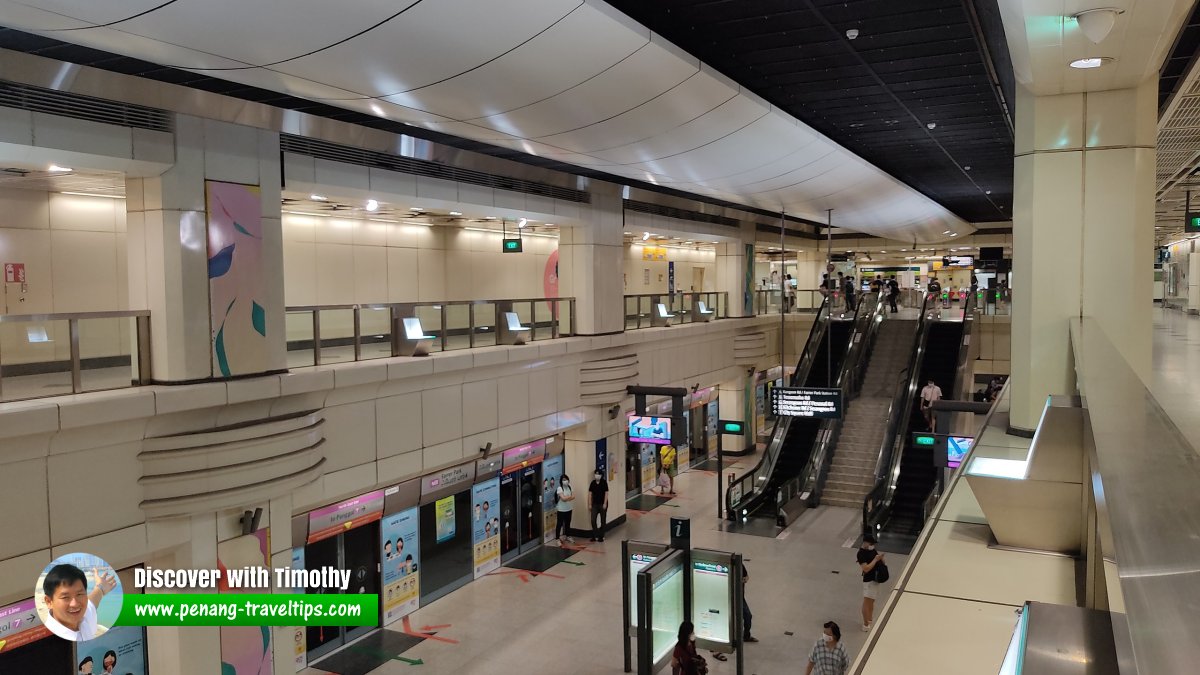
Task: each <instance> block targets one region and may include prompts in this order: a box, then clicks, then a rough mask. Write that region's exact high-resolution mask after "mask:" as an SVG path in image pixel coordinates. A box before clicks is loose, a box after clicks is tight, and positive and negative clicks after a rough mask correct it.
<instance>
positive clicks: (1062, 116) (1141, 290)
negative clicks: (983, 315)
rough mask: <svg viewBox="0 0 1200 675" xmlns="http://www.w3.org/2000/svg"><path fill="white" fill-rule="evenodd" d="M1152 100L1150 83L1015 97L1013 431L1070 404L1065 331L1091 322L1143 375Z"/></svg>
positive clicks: (1147, 344)
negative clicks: (1073, 322)
mask: <svg viewBox="0 0 1200 675" xmlns="http://www.w3.org/2000/svg"><path fill="white" fill-rule="evenodd" d="M1110 67H1111V66H1110ZM1157 93H1158V89H1157V81H1156V80H1149V81H1147V82H1146V83H1144V84H1143V85H1142V86H1140V87H1138V88H1136V89H1121V90H1112V91H1101V92H1090V93H1080V94H1062V95H1055V96H1035V95H1033V94H1032V93H1031V92H1029V91H1028V90H1026V89H1025V88H1024V87H1021V86H1018V88H1017V112H1016V123H1017V128H1016V132H1017V134H1016V161H1015V176H1014V177H1015V186H1014V187H1015V189H1014V195H1013V197H1014V199H1013V283H1012V288H1013V303H1012V308H1013V317H1012V384H1011V387H1012V389H1011V401H1012V413H1011V418H1010V425H1011V426H1012V427H1014V428H1017V429H1024V430H1032V429H1034V428H1035V427H1036V426H1037V422H1038V419H1039V418H1040V416H1041V412H1042V408H1043V407H1044V405H1045V401H1046V397H1047V396H1048V395H1051V394H1069V393H1073V392H1074V389H1075V378H1074V371H1073V361H1072V357H1071V353H1070V335H1069V332H1068V330H1069V329H1068V325H1069V319H1072V318H1076V317H1080V316H1087V317H1091V318H1093V319H1095V320H1096V321H1097V323H1098V324H1099V326H1100V327H1101V328H1102V329H1103V330H1104V332H1105V333H1106V334H1107V336H1108V338H1109V339H1110V340H1112V342H1113V344H1114V345H1115V346H1116V347H1117V349H1118V350H1119V351H1120V352H1121V354H1122V355H1123V356H1124V357H1125V359H1126V360H1127V361H1128V362H1129V364H1130V365H1131V366H1132V367H1133V369H1134V370H1135V371H1136V372H1137V373H1138V374H1139V375H1141V376H1142V377H1143V378H1146V377H1147V376H1148V375H1149V372H1150V356H1151V313H1150V310H1151V302H1150V297H1151V284H1152V283H1153V260H1152V257H1151V251H1152V249H1153V245H1154V241H1153V233H1154V163H1155V134H1156V130H1155V129H1156V123H1157V119H1158V116H1157Z"/></svg>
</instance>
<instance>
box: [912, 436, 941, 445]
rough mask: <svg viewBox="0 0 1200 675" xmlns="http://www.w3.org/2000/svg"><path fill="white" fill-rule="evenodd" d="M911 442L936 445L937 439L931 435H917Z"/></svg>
mask: <svg viewBox="0 0 1200 675" xmlns="http://www.w3.org/2000/svg"><path fill="white" fill-rule="evenodd" d="M913 442H915V443H916V444H917V445H937V439H936V438H934V437H933V436H917V437H916V438H915V439H914V441H913Z"/></svg>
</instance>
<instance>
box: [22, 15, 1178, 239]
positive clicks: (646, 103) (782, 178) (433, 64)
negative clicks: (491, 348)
mask: <svg viewBox="0 0 1200 675" xmlns="http://www.w3.org/2000/svg"><path fill="white" fill-rule="evenodd" d="M161 1H162V0H149V2H148V3H147V2H133V1H131V0H112V1H109V2H95V0H45V1H44V2H43V1H39V0H26V2H27V4H28V5H30V7H25V6H17V5H14V4H13V0H0V11H3V12H4V13H3V14H0V23H3V24H6V25H11V26H13V27H15V28H20V29H24V30H31V31H33V32H41V33H43V34H46V35H49V36H51V37H54V38H56V39H63V40H69V41H71V42H75V43H77V44H83V45H86V46H89V47H95V48H98V49H103V50H106V51H110V52H114V53H118V54H123V55H127V56H131V57H134V58H139V59H144V60H147V61H152V62H156V63H161V64H163V65H168V66H175V67H184V68H188V69H193V70H196V71H197V72H203V73H205V74H209V75H212V76H215V77H220V78H224V79H227V80H231V81H235V82H240V83H244V84H247V85H250V86H254V87H260V88H264V89H270V90H273V91H278V92H282V93H286V94H290V95H293V96H299V97H302V98H306V99H310V100H315V101H320V102H324V103H329V104H332V105H336V106H340V107H343V108H346V109H350V110H355V111H359V112H363V113H366V114H370V115H376V116H379V117H383V118H387V119H392V120H398V121H402V122H407V123H410V124H415V125H418V126H421V127H424V128H429V129H436V130H437V131H441V132H443V133H449V134H453V135H457V136H461V137H464V138H469V139H473V140H477V141H482V142H487V143H492V144H495V145H498V146H501V147H505V148H511V149H513V150H516V151H519V152H524V153H529V154H532V155H537V156H539V157H545V158H551V159H554V160H557V161H561V162H566V163H568V164H573V165H577V166H582V167H588V168H594V169H597V170H599V171H603V172H607V173H610V174H613V175H616V176H622V177H625V178H629V179H636V180H639V181H645V182H648V183H654V184H659V185H664V186H669V187H673V188H676V189H680V190H684V191H687V192H692V193H695V194H698V195H706V196H712V197H716V198H719V199H725V200H728V201H732V202H739V203H743V204H748V205H754V206H759V207H763V208H769V209H779V208H786V209H787V210H788V212H789V213H793V214H797V215H802V216H805V217H809V218H813V219H816V220H821V221H823V220H824V217H825V213H824V209H826V208H833V209H836V213H835V221H836V222H837V223H838V224H839V226H841V227H845V228H847V229H850V230H857V231H861V232H867V233H871V234H877V235H881V236H895V237H898V238H903V239H911V238H912V237H920V238H923V239H925V240H940V239H944V238H945V237H942V235H941V232H942V231H944V230H946V229H954V230H957V231H959V232H960V234H962V235H965V234H967V233H968V232H969V231H970V228H969V226H967V225H966V224H965V223H963V222H962V221H961V220H959V219H958V218H957V217H955V216H954V215H953V214H951V213H950V212H949V211H947V210H946V209H945V208H943V207H942V206H940V205H938V204H936V203H934V202H933V201H931V200H930V199H928V198H926V197H925V196H923V195H921V194H920V193H918V192H916V191H914V190H912V189H911V188H909V187H907V186H905V185H902V184H900V183H899V182H898V181H896V180H895V179H893V178H892V177H891V176H889V175H887V174H885V173H883V172H882V171H880V170H879V169H877V168H875V167H873V166H871V165H868V164H867V163H866V162H864V161H863V160H862V159H860V158H859V157H857V156H855V155H853V154H851V153H849V152H848V151H846V150H845V149H844V148H842V147H840V146H838V145H837V144H835V143H833V142H832V141H830V140H828V139H826V138H824V137H823V136H821V135H819V134H817V133H816V132H815V131H813V130H812V129H811V128H809V127H808V126H807V125H804V124H802V123H800V122H799V121H797V120H795V119H793V118H791V117H788V116H786V115H784V114H782V113H779V112H777V111H773V110H772V109H771V108H770V106H768V105H767V104H766V103H765V102H763V101H762V100H761V99H759V98H757V97H755V96H753V95H749V94H747V93H745V92H742V91H740V89H739V87H738V86H737V85H736V84H735V83H733V82H730V81H729V80H727V79H726V78H724V77H722V76H721V75H719V74H717V73H715V72H713V71H711V70H710V69H708V68H707V67H706V66H703V64H701V63H699V62H698V61H697V60H696V59H694V58H692V57H691V56H689V55H688V54H686V53H683V52H682V51H680V50H679V49H678V48H677V47H675V46H674V45H672V44H670V43H668V42H665V41H664V40H663V39H662V38H660V37H659V36H657V35H653V34H651V33H650V32H649V31H648V30H647V29H645V28H644V27H643V26H640V25H637V24H635V23H633V22H632V21H631V20H630V19H628V18H627V17H625V16H624V15H621V14H619V13H616V12H615V10H613V9H612V8H611V7H609V6H608V5H606V4H604V3H603V2H601V1H600V0H582V1H581V0H505V1H504V2H479V0H422V1H421V2H420V3H419V4H416V5H414V6H412V8H411V9H409V10H408V11H406V12H404V13H403V14H401V15H400V16H398V17H396V18H394V19H391V20H387V21H384V22H383V23H382V24H380V25H378V26H377V27H375V28H373V29H371V30H366V29H367V28H368V27H370V26H373V25H375V24H378V23H379V22H380V21H383V20H384V19H385V18H386V17H388V16H390V15H391V14H394V13H395V12H398V11H400V9H402V8H403V7H404V6H405V5H406V3H407V2H410V1H411V0H399V2H392V1H388V0H356V1H355V2H351V3H329V2H327V1H324V0H322V1H320V2H318V0H259V1H257V2H245V1H244V0H243V2H240V3H238V2H234V0H176V1H175V2H174V3H172V4H169V5H166V6H164V7H163V8H162V9H159V10H156V11H154V12H151V13H149V14H147V15H145V16H144V17H141V18H138V19H134V20H130V21H126V22H123V23H120V24H117V25H116V26H113V27H95V28H91V29H86V30H79V31H67V32H63V31H54V30H51V29H53V28H61V27H69V26H72V25H76V22H74V21H73V19H69V18H63V17H62V16H58V15H56V14H54V13H53V12H59V13H61V14H62V15H65V16H67V17H74V18H88V19H91V20H94V21H97V22H100V23H103V22H104V21H111V20H113V18H114V17H116V18H124V17H127V16H129V15H131V14H133V13H136V12H137V11H142V10H144V9H146V8H148V7H150V6H153V5H154V4H155V3H156V2H161ZM1038 1H1039V0H1028V2H1031V3H1035V4H1036V3H1037V2H1038ZM1044 1H1045V2H1051V3H1053V2H1058V3H1062V2H1064V1H1065V0H1044ZM1130 1H1132V0H1130ZM1010 2H1018V0H1002V4H1005V3H1010ZM1164 2H1169V3H1170V4H1177V3H1183V0H1164ZM1143 4H1146V3H1145V2H1141V3H1139V5H1138V6H1139V7H1141V5H1143ZM31 7H32V9H31ZM47 9H49V10H52V11H50V12H47V11H41V10H47ZM8 10H12V11H8ZM130 10H132V11H130ZM389 12H390V13H391V14H389ZM1155 16H1157V15H1156V14H1155V13H1153V12H1151V13H1150V19H1148V21H1149V22H1150V24H1148V25H1152V24H1154V17H1155ZM1006 19H1007V17H1006ZM1139 20H1140V19H1139ZM1140 25H1141V24H1140V23H1136V24H1131V27H1130V29H1129V30H1128V31H1127V32H1128V33H1129V34H1128V35H1125V34H1124V33H1122V35H1123V37H1122V38H1121V39H1122V40H1124V41H1125V43H1131V42H1135V41H1136V40H1138V39H1140V38H1139V35H1141V34H1142V32H1143V30H1144V28H1137V29H1136V30H1135V29H1134V26H1140ZM362 31H365V32H362ZM134 32H136V33H139V34H140V35H133V34H132V33H134ZM360 32H361V34H360V35H357V36H355V35H356V34H357V33H360ZM351 36H355V37H351ZM1010 39H1011V38H1010ZM338 41H342V42H341V43H338ZM1050 42H1051V43H1052V42H1053V40H1050ZM335 43H338V44H335ZM1035 47H1037V48H1038V49H1044V50H1046V54H1045V55H1038V56H1037V58H1043V59H1060V57H1061V53H1062V50H1063V49H1064V48H1065V47H1064V46H1063V45H1061V44H1058V45H1055V44H1044V45H1035ZM1148 48H1149V47H1148ZM1054 51H1057V54H1051V53H1050V52H1054ZM308 52H314V53H312V54H310V55H307V56H299V55H301V54H306V53H308ZM1021 58H1023V59H1024V61H1021ZM280 59H288V60H287V61H286V62H284V63H280V64H277V65H273V66H271V67H270V70H268V69H264V68H254V67H250V68H246V67H245V66H254V65H262V64H263V63H264V62H272V61H278V60H280ZM1034 61H1035V59H1034V57H1033V56H1031V54H1030V52H1029V50H1026V52H1025V53H1024V54H1023V55H1022V56H1021V57H1020V58H1017V65H1018V69H1020V68H1021V67H1022V63H1023V64H1025V66H1026V67H1027V69H1030V70H1032V69H1033V68H1034V65H1031V64H1033V63H1034ZM1113 72H1118V71H1115V70H1114V71H1113ZM1106 76H1107V75H1106Z"/></svg>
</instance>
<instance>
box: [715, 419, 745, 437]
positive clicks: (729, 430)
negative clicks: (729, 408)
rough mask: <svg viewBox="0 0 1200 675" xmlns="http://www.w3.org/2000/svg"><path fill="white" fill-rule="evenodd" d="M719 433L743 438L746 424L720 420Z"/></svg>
mask: <svg viewBox="0 0 1200 675" xmlns="http://www.w3.org/2000/svg"><path fill="white" fill-rule="evenodd" d="M720 425H721V433H723V434H729V435H730V436H745V435H746V423H745V422H737V421H734V420H721V422H720Z"/></svg>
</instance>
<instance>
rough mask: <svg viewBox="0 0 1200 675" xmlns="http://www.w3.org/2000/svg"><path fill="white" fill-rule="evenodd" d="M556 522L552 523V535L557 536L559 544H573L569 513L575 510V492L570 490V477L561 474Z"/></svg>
mask: <svg viewBox="0 0 1200 675" xmlns="http://www.w3.org/2000/svg"><path fill="white" fill-rule="evenodd" d="M556 494H557V496H558V504H557V508H558V522H557V523H556V524H555V525H554V535H555V536H556V537H558V543H559V545H562V544H568V543H570V544H574V543H575V540H574V539H572V538H571V513H572V512H573V511H574V510H575V493H574V492H573V491H572V490H571V479H570V478H568V477H567V474H565V473H564V474H563V476H562V478H561V479H559V481H558V491H557V492H556Z"/></svg>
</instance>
